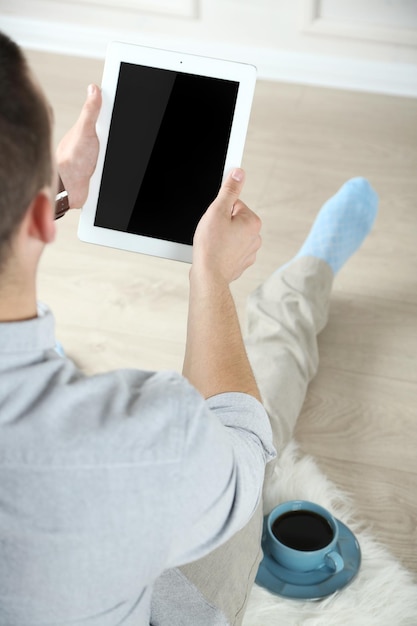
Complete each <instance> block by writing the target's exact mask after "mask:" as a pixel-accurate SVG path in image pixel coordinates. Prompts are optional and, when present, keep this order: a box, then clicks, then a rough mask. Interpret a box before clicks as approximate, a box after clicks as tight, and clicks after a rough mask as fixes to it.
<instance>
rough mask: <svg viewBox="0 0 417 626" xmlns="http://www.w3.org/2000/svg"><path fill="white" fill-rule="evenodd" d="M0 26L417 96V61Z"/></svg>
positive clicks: (66, 41)
mask: <svg viewBox="0 0 417 626" xmlns="http://www.w3.org/2000/svg"><path fill="white" fill-rule="evenodd" d="M0 29H1V30H2V31H3V32H5V33H7V34H8V35H9V36H10V37H12V38H13V39H14V40H15V41H17V42H18V43H19V44H20V45H21V46H23V47H26V48H29V49H34V50H43V51H46V52H56V53H60V54H68V55H73V56H80V57H93V58H101V59H104V56H105V53H106V47H107V44H108V42H110V41H114V40H117V41H127V42H130V43H137V44H141V45H145V46H153V47H158V48H169V49H173V50H181V51H182V52H192V53H195V54H202V55H207V56H213V57H219V58H227V59H231V60H237V61H241V62H244V63H251V64H253V65H256V66H257V68H258V76H259V78H260V79H267V80H275V81H282V82H290V83H298V84H308V85H317V86H322V87H331V88H338V89H348V90H355V91H365V92H373V93H383V94H390V95H396V96H408V97H412V98H417V66H416V65H411V64H405V63H385V62H377V61H367V60H360V59H353V58H341V57H329V56H324V55H317V54H306V53H301V52H293V51H285V50H279V49H272V48H260V47H252V46H242V45H233V44H227V43H222V42H208V41H207V42H205V41H196V40H192V39H178V38H177V39H175V38H166V37H161V36H160V35H159V36H158V35H155V36H153V35H149V34H147V35H142V34H139V35H135V34H134V33H132V32H129V33H128V34H126V32H121V31H117V30H111V29H93V28H91V27H88V28H87V27H83V26H79V25H74V24H68V23H59V22H46V21H37V20H33V19H30V20H29V19H24V18H18V17H12V16H9V15H1V14H0Z"/></svg>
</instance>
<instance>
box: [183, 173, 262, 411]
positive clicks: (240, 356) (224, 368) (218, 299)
mask: <svg viewBox="0 0 417 626" xmlns="http://www.w3.org/2000/svg"><path fill="white" fill-rule="evenodd" d="M243 180H244V172H243V170H241V169H236V170H234V171H233V172H232V173H231V174H230V175H229V176H228V177H227V179H226V180H225V182H224V183H223V185H222V187H221V189H220V191H219V194H218V196H217V198H216V199H215V200H214V202H213V203H212V204H211V205H210V206H209V208H208V209H207V211H206V213H205V214H204V215H203V217H202V218H201V220H200V222H199V224H198V226H197V229H196V232H195V235H194V249H193V264H192V267H191V272H190V302H189V309H188V328H187V344H186V349H185V357H184V368H183V373H184V376H186V377H187V378H188V380H189V381H190V382H191V383H192V384H193V385H194V386H195V387H196V388H197V389H198V390H199V391H200V393H201V394H202V395H203V396H204V397H206V398H209V397H210V396H213V395H215V394H219V393H224V392H227V391H240V392H243V393H247V394H250V395H252V396H254V397H255V398H257V399H258V400H260V395H259V391H258V387H257V385H256V382H255V379H254V377H253V373H252V370H251V367H250V365H249V361H248V357H247V355H246V350H245V347H244V344H243V340H242V334H241V331H240V326H239V320H238V316H237V312H236V307H235V304H234V302H233V298H232V294H231V292H230V287H229V284H230V283H231V282H232V281H233V280H235V279H236V278H238V277H239V276H240V275H241V274H242V272H244V270H245V269H246V268H247V267H249V266H250V265H252V263H253V262H254V261H255V257H256V253H257V251H258V249H259V247H260V245H261V237H260V234H259V231H260V228H261V220H260V219H259V217H257V216H256V215H255V213H253V212H252V211H251V210H250V209H248V207H247V206H246V205H245V204H243V202H241V201H240V200H239V194H240V192H241V190H242V187H243Z"/></svg>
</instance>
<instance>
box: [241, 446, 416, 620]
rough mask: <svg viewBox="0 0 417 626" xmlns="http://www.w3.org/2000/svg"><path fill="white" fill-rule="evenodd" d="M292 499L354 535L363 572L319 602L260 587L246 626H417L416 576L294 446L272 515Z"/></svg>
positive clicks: (280, 472) (287, 453) (281, 470)
mask: <svg viewBox="0 0 417 626" xmlns="http://www.w3.org/2000/svg"><path fill="white" fill-rule="evenodd" d="M293 499H304V500H312V501H313V502H317V503H318V504H321V505H322V506H324V507H326V508H328V509H329V510H330V511H331V512H332V513H333V515H335V517H337V518H338V519H340V520H341V521H342V522H343V523H344V524H346V525H347V526H348V527H349V528H350V529H351V530H352V531H353V532H354V534H355V535H356V537H357V539H358V541H359V544H360V547H361V552H362V563H361V568H360V571H359V573H358V575H357V576H356V578H355V579H354V580H353V581H352V583H351V584H350V585H348V586H347V587H345V588H344V589H342V590H340V591H339V592H337V593H335V594H333V595H332V596H329V597H328V598H325V599H323V600H321V601H319V602H306V601H303V600H289V599H286V598H281V597H278V596H276V595H273V594H271V593H270V592H269V591H267V590H265V589H263V588H261V587H258V586H257V585H255V587H254V589H253V591H252V593H251V597H250V599H249V604H248V609H247V613H246V616H245V619H244V622H243V626H301V625H302V626H350V625H353V626H416V625H417V584H416V582H415V579H413V576H412V575H411V574H410V573H409V572H408V571H407V570H406V569H404V568H403V567H402V566H401V565H400V564H399V563H398V562H397V561H396V560H395V559H394V558H393V557H392V556H391V555H390V553H389V552H388V551H387V549H386V548H385V547H384V546H382V545H381V544H378V543H377V542H376V541H374V540H373V539H372V537H371V535H370V534H369V533H368V532H366V531H364V530H363V526H362V525H361V524H360V523H359V522H358V520H355V514H354V511H353V508H352V505H351V502H350V500H349V498H348V496H346V494H344V493H342V492H341V491H340V490H339V489H338V488H337V487H336V486H335V485H334V484H333V483H331V482H330V481H329V480H328V479H327V477H326V476H325V475H324V474H323V473H322V472H321V470H320V469H319V468H318V466H317V464H316V463H315V462H314V460H313V459H312V458H311V457H301V456H300V454H299V452H298V449H297V446H296V444H295V443H294V442H291V443H290V444H289V445H288V446H287V447H286V449H285V450H284V452H283V453H282V455H281V457H280V462H279V466H278V468H277V471H276V472H275V475H274V482H273V484H272V486H271V489H270V493H269V494H268V501H269V502H267V503H266V504H267V507H268V510H270V509H272V508H273V506H275V505H276V504H278V503H279V502H283V501H285V500H293ZM269 504H270V506H268V505H269Z"/></svg>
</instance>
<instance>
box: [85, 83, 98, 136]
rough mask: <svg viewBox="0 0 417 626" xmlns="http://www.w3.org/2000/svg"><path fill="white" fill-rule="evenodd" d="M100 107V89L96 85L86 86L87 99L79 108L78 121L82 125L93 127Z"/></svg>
mask: <svg viewBox="0 0 417 626" xmlns="http://www.w3.org/2000/svg"><path fill="white" fill-rule="evenodd" d="M100 108H101V89H100V88H99V87H97V85H94V84H91V85H89V86H88V90H87V99H86V101H85V103H84V106H83V108H82V109H81V114H80V121H81V123H82V124H83V125H84V126H90V127H91V128H94V127H95V124H96V122H97V118H98V114H99V113H100Z"/></svg>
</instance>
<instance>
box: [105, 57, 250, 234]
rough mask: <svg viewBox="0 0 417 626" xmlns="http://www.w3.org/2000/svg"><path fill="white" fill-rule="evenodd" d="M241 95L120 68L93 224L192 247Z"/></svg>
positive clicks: (183, 78)
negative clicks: (238, 97) (237, 100)
mask: <svg viewBox="0 0 417 626" xmlns="http://www.w3.org/2000/svg"><path fill="white" fill-rule="evenodd" d="M238 87H239V84H238V83H237V82H234V81H230V80H223V79H217V78H208V77H205V76H196V75H193V74H186V73H182V72H176V71H171V70H162V69H157V68H151V67H144V66H140V65H134V64H130V63H121V66H120V74H119V79H118V84H117V91H116V98H115V104H114V108H113V114H112V119H111V125H110V131H109V138H108V144H107V151H106V158H105V162H104V169H103V175H102V180H101V186H100V192H99V198H98V206H97V212H96V216H95V222H94V224H95V225H96V226H101V227H103V228H110V229H112V230H119V231H123V232H129V233H135V234H139V235H146V236H149V237H155V238H158V239H165V240H169V241H175V242H177V243H185V244H191V243H192V239H193V235H194V231H195V228H196V226H197V223H198V221H199V219H200V217H201V215H202V214H203V213H204V211H205V210H206V209H207V207H208V206H209V204H210V203H211V202H212V200H213V199H214V197H215V196H216V194H217V191H218V189H219V187H220V184H221V179H222V175H223V169H224V164H225V159H226V152H227V146H228V142H229V136H230V130H231V125H232V119H233V113H234V109H235V104H236V98H237V93H238Z"/></svg>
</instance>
